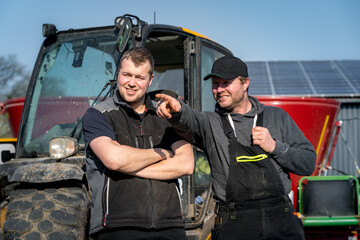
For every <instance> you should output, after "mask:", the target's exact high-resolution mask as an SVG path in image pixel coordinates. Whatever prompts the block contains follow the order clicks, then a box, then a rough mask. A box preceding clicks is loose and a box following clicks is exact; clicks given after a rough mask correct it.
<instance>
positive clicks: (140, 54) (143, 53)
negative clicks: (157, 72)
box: [119, 47, 154, 76]
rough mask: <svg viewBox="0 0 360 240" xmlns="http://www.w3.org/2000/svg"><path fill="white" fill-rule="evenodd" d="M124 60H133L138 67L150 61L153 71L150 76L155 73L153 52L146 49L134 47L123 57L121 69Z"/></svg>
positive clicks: (151, 70)
mask: <svg viewBox="0 0 360 240" xmlns="http://www.w3.org/2000/svg"><path fill="white" fill-rule="evenodd" d="M124 59H131V61H132V62H133V63H134V65H135V66H136V67H138V66H140V65H141V64H143V63H145V62H147V61H149V63H150V66H151V69H150V71H149V74H150V76H152V75H153V71H154V57H153V55H152V54H151V52H150V51H149V50H148V49H146V48H144V47H134V48H131V49H129V50H127V51H126V52H125V53H124V54H123V55H122V57H121V59H120V62H119V69H120V68H121V64H122V61H123V60H124Z"/></svg>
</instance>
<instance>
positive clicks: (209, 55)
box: [201, 46, 224, 112]
mask: <svg viewBox="0 0 360 240" xmlns="http://www.w3.org/2000/svg"><path fill="white" fill-rule="evenodd" d="M223 56H224V54H223V53H220V52H218V51H217V50H215V49H212V48H210V47H207V46H202V48H201V110H202V111H210V112H212V111H214V109H215V103H216V102H215V99H214V97H213V95H212V86H211V85H212V83H211V79H208V80H206V81H204V80H203V79H204V77H205V76H206V75H207V74H208V73H210V72H211V68H212V65H213V63H214V62H215V60H216V59H218V58H221V57H223Z"/></svg>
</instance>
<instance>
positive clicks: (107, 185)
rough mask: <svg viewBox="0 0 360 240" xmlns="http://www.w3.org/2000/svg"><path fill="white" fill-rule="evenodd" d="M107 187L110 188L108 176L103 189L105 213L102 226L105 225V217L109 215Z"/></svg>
mask: <svg viewBox="0 0 360 240" xmlns="http://www.w3.org/2000/svg"><path fill="white" fill-rule="evenodd" d="M109 189H110V178H109V177H107V178H106V189H105V214H104V223H103V225H104V227H106V218H107V216H108V215H109Z"/></svg>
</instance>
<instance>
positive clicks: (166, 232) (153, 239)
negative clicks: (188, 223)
mask: <svg viewBox="0 0 360 240" xmlns="http://www.w3.org/2000/svg"><path fill="white" fill-rule="evenodd" d="M93 239H94V240H95V239H96V240H187V237H186V233H185V230H184V229H183V228H165V229H142V228H119V229H114V230H109V231H106V232H101V233H99V234H98V235H97V236H96V237H94V238H93Z"/></svg>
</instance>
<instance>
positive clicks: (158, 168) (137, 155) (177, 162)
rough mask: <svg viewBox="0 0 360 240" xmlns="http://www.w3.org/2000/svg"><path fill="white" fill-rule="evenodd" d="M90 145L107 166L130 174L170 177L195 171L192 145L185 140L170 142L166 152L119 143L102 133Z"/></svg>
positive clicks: (164, 178)
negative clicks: (169, 148) (169, 147)
mask: <svg viewBox="0 0 360 240" xmlns="http://www.w3.org/2000/svg"><path fill="white" fill-rule="evenodd" d="M90 147H91V149H92V151H93V152H94V153H95V154H96V156H97V157H98V158H99V159H100V160H101V161H102V163H103V164H104V165H105V166H106V167H107V168H108V169H110V170H114V171H119V172H123V173H126V174H129V175H133V176H138V177H142V178H149V179H156V180H169V179H175V178H178V177H180V176H183V175H190V174H192V173H193V171H194V164H195V163H194V162H195V160H194V154H193V150H192V146H191V145H190V144H189V143H187V142H186V141H184V140H180V141H177V142H175V143H173V144H172V145H171V151H169V150H166V149H162V148H154V149H138V148H134V147H130V146H126V145H120V144H119V143H118V142H116V141H113V140H112V139H111V138H109V137H106V136H102V137H97V138H95V139H93V140H92V141H91V142H90Z"/></svg>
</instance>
